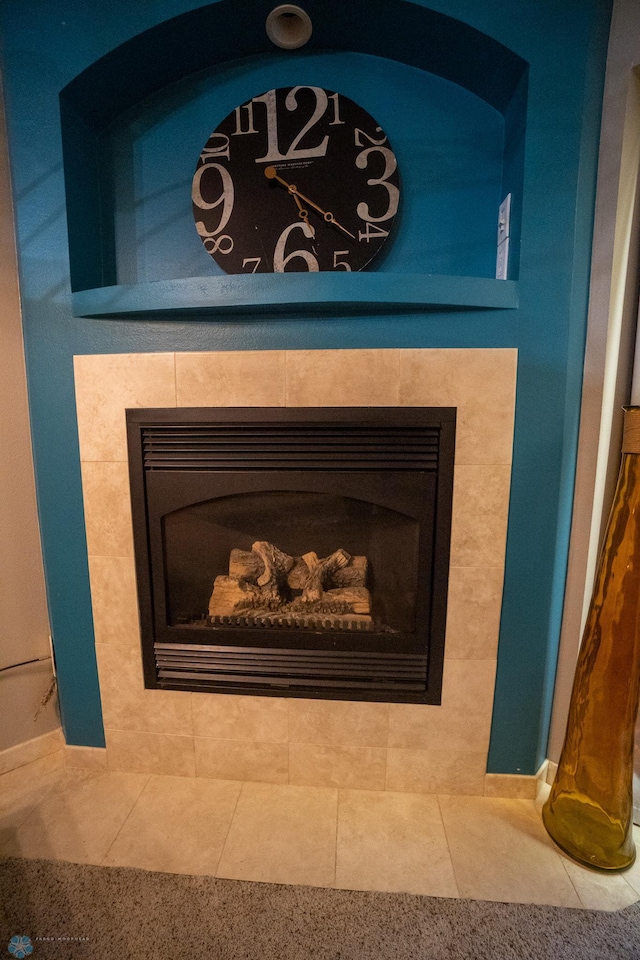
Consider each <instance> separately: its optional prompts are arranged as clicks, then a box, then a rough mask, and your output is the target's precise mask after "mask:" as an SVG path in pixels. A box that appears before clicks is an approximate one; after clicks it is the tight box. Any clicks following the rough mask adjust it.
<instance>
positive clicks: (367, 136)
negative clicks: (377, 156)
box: [355, 127, 387, 147]
mask: <svg viewBox="0 0 640 960" xmlns="http://www.w3.org/2000/svg"><path fill="white" fill-rule="evenodd" d="M376 133H382V127H376ZM363 137H364V138H365V140H368V141H369V143H372V144H373V145H374V146H376V147H380V146H381V145H382V144H383V143H386V142H387V136H386V134H384V133H383V134H382V140H376V138H375V137H372V136H371V134H369V133H365V132H364V130H360V128H359V127H356V133H355V141H356V147H364V146H366V144H364V143H363V142H362V138H363Z"/></svg>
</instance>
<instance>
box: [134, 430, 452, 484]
mask: <svg viewBox="0 0 640 960" xmlns="http://www.w3.org/2000/svg"><path fill="white" fill-rule="evenodd" d="M439 438H440V427H439V426H397V427H396V426H389V425H386V426H383V425H381V426H377V425H376V424H372V423H364V424H348V423H344V422H343V423H318V422H313V423H309V424H305V423H299V422H298V423H273V422H262V423H259V424H256V423H252V424H243V423H197V424H188V423H172V424H155V425H154V426H143V428H142V447H143V457H144V468H145V470H319V469H322V470H364V471H367V470H396V471H397V470H426V471H429V472H432V471H436V470H437V469H438V450H439Z"/></svg>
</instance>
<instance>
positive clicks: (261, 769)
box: [194, 737, 289, 783]
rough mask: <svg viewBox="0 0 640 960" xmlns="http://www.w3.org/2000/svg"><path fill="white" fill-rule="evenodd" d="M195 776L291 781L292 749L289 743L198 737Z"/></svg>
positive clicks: (269, 781)
mask: <svg viewBox="0 0 640 960" xmlns="http://www.w3.org/2000/svg"><path fill="white" fill-rule="evenodd" d="M194 742H195V750H196V773H197V776H199V777H214V778H215V779H216V780H249V781H259V782H262V783H288V782H289V747H288V745H287V744H286V743H260V742H258V741H255V740H214V739H212V738H209V737H196V738H195V741H194Z"/></svg>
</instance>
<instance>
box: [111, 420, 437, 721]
mask: <svg viewBox="0 0 640 960" xmlns="http://www.w3.org/2000/svg"><path fill="white" fill-rule="evenodd" d="M455 414H456V411H455V408H451V407H437V408H425V407H418V408H414V407H407V408H400V407H393V408H387V407H348V408H345V407H336V408H332V407H329V408H286V407H285V408H253V407H251V408H178V409H171V408H168V409H164V408H163V409H153V410H148V409H147V410H140V409H136V410H127V431H128V444H129V470H130V482H131V499H132V511H133V529H134V545H135V559H136V576H137V585H138V600H139V608H140V624H141V635H142V650H143V664H144V677H145V685H146V686H147V687H151V688H162V689H176V690H192V691H207V690H208V691H212V692H216V693H236V694H237V693H244V694H256V695H261V696H265V695H266V696H269V695H271V696H292V697H321V698H332V699H341V700H345V699H348V700H384V701H396V702H413V703H439V702H440V695H441V687H442V667H443V658H444V637H445V621H446V604H447V582H448V572H449V542H450V529H451V502H452V489H453V459H454V440H455Z"/></svg>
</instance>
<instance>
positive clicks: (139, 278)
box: [60, 0, 527, 319]
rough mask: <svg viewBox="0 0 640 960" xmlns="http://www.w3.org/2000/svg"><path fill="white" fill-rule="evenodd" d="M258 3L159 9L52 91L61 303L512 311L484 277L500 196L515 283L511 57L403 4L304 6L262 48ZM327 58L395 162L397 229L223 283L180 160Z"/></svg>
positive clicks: (517, 188)
mask: <svg viewBox="0 0 640 960" xmlns="http://www.w3.org/2000/svg"><path fill="white" fill-rule="evenodd" d="M270 8H271V4H270V3H264V2H261V3H253V2H249V0H220V2H218V3H214V4H210V5H208V6H205V7H202V8H200V9H198V10H193V11H191V12H189V13H188V14H183V15H181V16H178V17H175V18H173V19H172V20H169V21H166V22H164V23H162V24H159V25H157V26H155V27H153V28H151V29H149V30H147V31H145V32H143V33H141V34H139V35H138V36H136V37H134V38H133V39H131V40H129V41H128V42H126V43H124V44H122V45H121V46H119V47H117V48H116V49H114V50H112V51H111V52H110V53H108V54H107V55H106V56H104V57H102V58H101V59H100V60H98V61H97V62H96V63H94V64H93V65H92V66H91V67H89V68H88V69H86V70H84V71H83V72H82V73H81V74H80V75H79V76H77V77H76V78H75V79H74V80H73V81H72V82H71V83H69V84H68V85H67V86H66V87H65V88H64V89H63V90H62V92H61V94H60V103H61V112H62V134H63V144H64V167H65V183H66V194H67V220H68V228H69V245H70V260H71V264H70V266H71V283H72V288H73V290H74V313H75V314H76V315H78V316H93V317H123V316H128V317H131V316H144V315H150V314H153V315H154V316H156V317H157V316H163V317H164V318H166V319H168V318H171V317H176V316H181V317H186V316H192V317H211V316H213V315H216V316H218V317H219V316H221V315H229V314H231V313H234V312H238V311H242V310H246V309H247V308H251V309H254V308H257V309H258V310H259V311H260V315H263V316H267V315H269V313H270V312H271V311H273V310H274V309H275V310H279V311H282V310H283V309H285V310H288V311H291V310H296V309H299V308H300V307H306V308H307V309H308V308H309V307H310V305H312V306H313V309H314V310H315V312H316V313H325V314H327V313H328V314H331V313H335V312H344V311H345V310H347V311H349V312H352V313H353V312H357V311H362V310H363V309H364V310H366V311H367V312H369V313H376V312H377V313H379V312H381V311H389V310H392V311H394V310H403V311H406V310H415V309H433V308H442V307H445V308H447V309H451V308H452V307H458V308H460V307H461V308H466V309H468V308H487V307H494V308H513V307H514V306H515V305H516V303H517V290H516V288H515V284H514V283H510V282H507V283H504V282H497V281H495V279H493V278H494V276H495V254H496V249H495V247H496V244H495V225H496V218H497V207H498V206H499V204H500V202H501V200H502V199H503V197H504V196H506V194H507V193H510V194H511V195H512V211H513V214H512V216H513V230H512V243H511V269H510V275H511V277H513V278H515V277H516V276H517V265H518V256H517V254H518V243H517V233H518V230H519V223H520V210H521V205H522V159H523V150H522V137H523V130H524V125H525V111H526V99H525V98H526V75H527V65H526V63H525V61H524V60H523V59H522V58H521V57H519V56H517V55H516V54H514V53H512V52H511V51H510V50H508V49H507V48H506V47H504V46H503V45H501V44H499V43H497V42H496V41H495V40H493V39H492V38H491V37H489V36H487V35H486V34H483V33H481V32H479V31H478V30H475V29H473V28H471V27H469V26H467V25H466V24H464V23H462V22H460V21H458V20H454V19H453V18H451V17H448V16H446V15H444V14H441V13H437V12H435V11H433V10H429V9H427V8H425V7H422V6H417V5H416V4H414V3H409V2H405V0H391V2H388V3H384V4H379V5H375V6H374V7H373V8H372V5H371V4H367V3H363V2H360V3H353V4H352V3H349V4H344V3H341V2H333V0H332V2H327V3H325V2H321V0H317V2H315V3H310V4H307V10H308V12H309V14H310V15H311V17H312V20H313V24H314V29H313V34H312V37H311V40H310V42H309V43H308V45H307V46H306V47H305V48H304V50H303V51H301V52H299V53H294V54H292V53H290V52H285V53H283V52H281V51H278V52H276V51H275V50H274V48H273V46H272V45H271V43H270V41H269V40H268V38H267V35H266V32H265V30H264V19H265V18H266V15H267V13H268V12H269V10H270ZM142 65H144V68H142ZM328 67H330V73H331V76H332V80H333V83H334V84H335V85H336V86H338V85H339V87H340V90H341V91H342V92H343V93H344V94H346V95H349V96H353V97H354V98H355V99H356V100H358V102H361V103H363V105H366V106H367V107H368V108H369V109H370V110H372V111H373V112H374V114H375V115H376V116H377V117H379V118H381V119H382V118H384V120H385V123H384V128H385V130H387V131H388V132H389V134H390V136H391V140H392V143H393V144H394V149H395V151H396V155H397V156H398V157H399V160H400V163H401V169H402V161H403V159H406V163H405V164H404V170H406V171H407V173H406V182H405V183H404V187H405V189H404V192H403V195H404V202H403V208H402V210H401V216H402V218H403V229H402V231H401V240H400V242H396V244H394V249H393V252H392V254H391V256H390V258H388V259H387V260H386V261H385V263H384V264H383V265H382V267H381V268H380V269H378V270H376V271H375V272H372V273H365V274H360V275H350V276H336V275H335V274H334V275H330V276H327V275H323V274H321V275H319V276H313V277H310V276H305V277H302V278H301V277H287V278H283V277H282V276H272V277H268V278H266V277H239V276H236V277H233V278H229V277H226V276H225V275H222V271H221V270H220V269H219V268H217V267H216V265H215V263H214V262H213V261H211V260H210V258H206V257H204V256H203V255H202V250H201V247H200V244H199V242H198V239H197V237H196V235H195V232H194V230H193V224H192V223H191V222H190V217H189V213H188V207H187V205H185V203H184V197H185V196H187V195H188V190H189V181H190V178H191V176H192V174H193V168H194V165H195V160H194V158H196V157H197V156H198V153H199V151H200V149H201V146H202V144H203V143H204V140H205V139H206V137H207V136H208V134H209V132H210V129H211V128H212V126H213V125H215V123H217V122H218V121H219V120H220V119H221V118H222V117H223V116H224V115H225V114H226V113H228V112H229V110H230V109H233V107H234V106H235V105H236V104H237V103H240V102H242V101H243V100H245V99H247V98H249V97H250V96H252V95H254V94H256V93H257V92H260V91H261V90H262V89H266V88H267V87H268V86H272V85H273V84H274V83H277V84H279V85H282V86H286V85H287V84H290V85H293V84H295V83H297V82H303V83H310V82H318V83H321V82H322V78H323V77H324V76H326V75H327V73H328ZM313 78H316V80H314V79H313ZM358 78H359V80H358ZM381 114H382V117H380V115H381ZM207 117H210V118H211V119H210V124H211V127H210V128H209V129H207V121H206V120H205V123H204V126H203V118H207ZM177 143H180V144H181V150H180V151H177V150H176V146H175V145H176V144H177ZM169 224H171V228H168V225H169Z"/></svg>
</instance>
